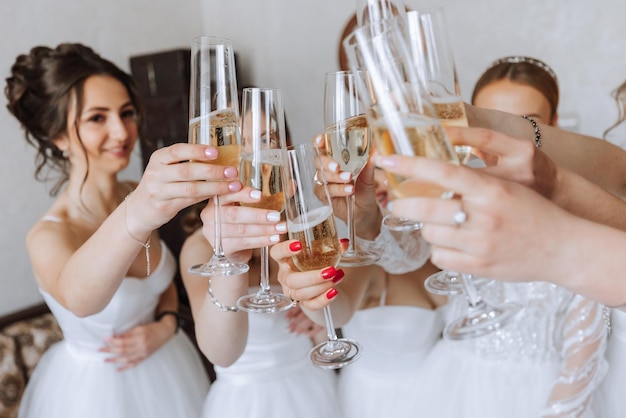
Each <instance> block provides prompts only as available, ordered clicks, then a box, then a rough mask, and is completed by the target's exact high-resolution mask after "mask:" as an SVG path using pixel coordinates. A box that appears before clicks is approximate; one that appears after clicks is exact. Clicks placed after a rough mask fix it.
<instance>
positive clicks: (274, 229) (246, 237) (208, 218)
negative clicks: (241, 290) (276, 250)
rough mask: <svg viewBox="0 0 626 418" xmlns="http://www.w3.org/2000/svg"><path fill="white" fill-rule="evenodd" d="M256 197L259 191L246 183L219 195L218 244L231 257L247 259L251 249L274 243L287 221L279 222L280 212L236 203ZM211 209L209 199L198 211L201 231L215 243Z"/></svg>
mask: <svg viewBox="0 0 626 418" xmlns="http://www.w3.org/2000/svg"><path fill="white" fill-rule="evenodd" d="M260 200H261V193H260V191H258V190H255V189H252V188H250V187H246V188H244V189H243V190H241V191H240V192H238V193H230V194H225V195H223V196H222V245H223V248H224V253H225V254H226V255H227V256H228V258H229V259H231V260H233V261H237V262H240V263H247V262H248V261H249V260H250V258H251V257H252V250H253V249H256V248H261V247H263V246H267V245H273V244H275V243H277V242H278V241H280V235H281V234H284V233H286V231H287V224H286V223H285V222H284V221H282V222H281V218H280V212H277V211H273V210H267V209H258V208H253V207H244V206H239V205H236V203H240V202H244V203H250V204H252V203H257V202H259V201H260ZM215 209H216V208H215V205H214V204H213V202H212V201H210V202H209V203H208V204H207V206H206V207H205V208H204V209H203V210H202V212H201V214H200V216H201V218H202V223H203V227H202V233H203V235H204V236H205V238H206V239H207V240H208V241H209V243H211V246H213V245H214V244H215V243H214V242H213V241H214V240H215V222H214V221H213V219H214V216H215Z"/></svg>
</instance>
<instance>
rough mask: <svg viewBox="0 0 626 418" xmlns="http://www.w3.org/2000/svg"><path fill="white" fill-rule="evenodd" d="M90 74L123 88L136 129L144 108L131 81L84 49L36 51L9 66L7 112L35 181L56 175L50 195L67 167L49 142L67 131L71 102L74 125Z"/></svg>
mask: <svg viewBox="0 0 626 418" xmlns="http://www.w3.org/2000/svg"><path fill="white" fill-rule="evenodd" d="M94 75H108V76H111V77H113V78H115V79H116V80H118V81H119V82H120V83H122V84H123V85H124V87H126V90H127V91H128V95H129V97H130V100H131V102H132V104H133V105H134V106H135V109H136V111H137V115H138V120H137V123H138V126H141V120H142V114H143V109H142V106H141V102H140V98H139V97H140V96H139V93H138V92H137V88H136V87H135V83H134V81H133V79H132V77H131V76H130V75H129V74H127V73H126V72H124V71H122V70H121V69H120V68H118V67H117V66H116V65H115V64H113V63H112V62H111V61H108V60H106V59H104V58H102V57H101V56H100V55H98V54H97V53H96V52H94V51H93V50H92V49H91V48H89V47H87V46H85V45H82V44H78V43H62V44H60V45H58V46H57V47H56V48H49V47H46V46H36V47H34V48H32V49H31V50H30V52H29V53H28V54H23V55H19V56H18V57H17V58H16V60H15V63H14V64H13V65H12V66H11V76H10V77H7V78H6V86H5V88H4V94H5V96H6V97H7V99H8V104H7V108H8V109H9V112H11V114H12V115H13V116H15V117H16V118H17V120H18V121H19V122H20V124H21V126H22V129H24V132H25V136H26V140H27V141H28V143H29V144H31V145H32V146H33V147H35V148H36V149H37V155H36V158H35V165H36V169H35V178H36V179H37V180H41V181H43V180H46V179H47V178H46V176H45V175H44V174H43V169H44V168H45V167H48V168H49V169H51V170H52V171H58V172H59V178H58V180H57V182H56V183H55V185H54V186H53V187H52V189H51V190H50V195H52V196H54V195H56V194H57V193H58V192H59V190H60V188H61V187H62V186H63V184H64V183H65V182H66V181H67V179H68V176H69V162H68V160H67V158H66V157H65V156H64V155H63V152H62V151H61V150H60V149H59V148H58V147H57V146H56V145H55V144H54V140H55V139H57V138H58V137H59V136H61V135H62V134H63V133H65V132H67V130H68V126H67V118H68V113H69V111H70V103H71V98H72V97H75V99H76V121H75V122H74V123H75V125H76V124H77V123H78V117H79V116H80V114H81V112H82V106H83V103H82V97H83V88H84V84H85V80H87V79H88V78H89V77H91V76H94ZM140 138H141V135H140ZM79 139H80V138H79ZM86 175H87V174H86ZM86 175H85V176H86Z"/></svg>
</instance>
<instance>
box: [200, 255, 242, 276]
mask: <svg viewBox="0 0 626 418" xmlns="http://www.w3.org/2000/svg"><path fill="white" fill-rule="evenodd" d="M248 270H250V266H249V265H247V264H245V263H233V262H232V261H230V260H229V259H227V258H226V257H224V256H221V257H220V256H213V258H211V260H210V261H209V262H208V263H204V264H196V265H195V266H191V267H189V269H188V271H189V273H191V274H196V275H198V276H205V277H211V276H235V275H238V274H243V273H246V272H247V271H248Z"/></svg>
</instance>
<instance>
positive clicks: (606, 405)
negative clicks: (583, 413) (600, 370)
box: [594, 309, 626, 418]
mask: <svg viewBox="0 0 626 418" xmlns="http://www.w3.org/2000/svg"><path fill="white" fill-rule="evenodd" d="M611 330H612V332H611V335H609V339H608V346H607V349H606V357H607V360H608V363H609V371H608V372H607V374H606V378H605V380H604V382H602V385H601V386H600V388H599V389H598V392H597V393H596V397H595V400H594V410H595V411H596V416H597V417H599V418H600V417H601V418H623V417H624V416H626V396H625V395H626V392H625V389H624V388H626V312H623V311H621V310H619V309H612V312H611Z"/></svg>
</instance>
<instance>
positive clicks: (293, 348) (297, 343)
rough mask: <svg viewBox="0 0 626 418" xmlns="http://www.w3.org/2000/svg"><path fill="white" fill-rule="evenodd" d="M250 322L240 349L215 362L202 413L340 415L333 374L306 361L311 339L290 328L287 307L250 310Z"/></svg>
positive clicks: (232, 417)
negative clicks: (226, 362)
mask: <svg viewBox="0 0 626 418" xmlns="http://www.w3.org/2000/svg"><path fill="white" fill-rule="evenodd" d="M257 290H258V288H257V289H254V288H253V289H251V291H257ZM277 290H278V289H274V288H272V291H277ZM248 321H249V326H248V341H247V344H246V348H245V350H244V352H243V353H242V354H241V356H240V357H239V358H238V359H237V361H235V363H233V364H232V365H231V366H229V367H219V366H215V367H214V369H215V374H216V376H217V380H216V381H215V382H213V384H212V385H211V389H210V390H209V395H208V397H207V399H206V401H205V404H204V413H203V417H204V418H214V417H218V418H219V417H224V418H269V417H271V418H296V417H297V418H339V417H340V415H339V411H338V404H337V390H336V387H337V382H336V374H335V372H334V371H332V370H322V369H319V368H317V367H315V366H313V364H311V363H310V361H309V359H308V352H309V350H310V349H311V347H312V346H313V344H312V342H311V339H310V338H309V337H308V336H305V335H296V334H294V333H292V332H290V331H289V324H288V322H287V319H286V318H285V312H280V313H274V314H261V313H250V314H248Z"/></svg>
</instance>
